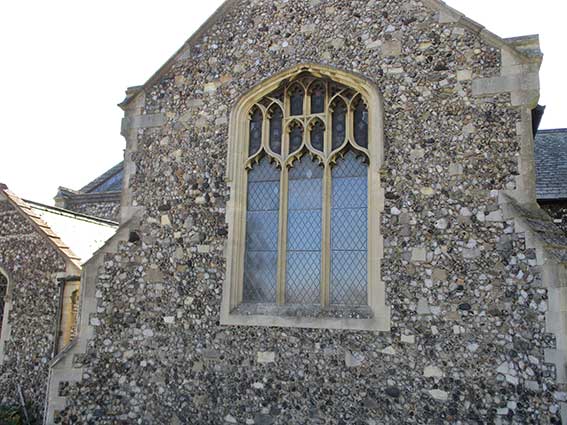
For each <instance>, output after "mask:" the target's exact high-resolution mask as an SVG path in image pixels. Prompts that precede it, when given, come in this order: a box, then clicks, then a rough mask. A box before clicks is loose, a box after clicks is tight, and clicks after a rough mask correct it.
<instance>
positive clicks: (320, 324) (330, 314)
mask: <svg viewBox="0 0 567 425" xmlns="http://www.w3.org/2000/svg"><path fill="white" fill-rule="evenodd" d="M380 313H381V314H375V313H374V312H373V311H372V309H371V308H370V307H367V306H366V307H350V306H331V307H328V308H321V307H320V306H318V305H309V306H303V305H294V306H278V305H273V304H242V305H240V306H238V307H237V308H235V309H234V310H232V311H231V312H230V313H229V314H227V315H222V317H221V324H222V325H228V326H268V327H286V328H308V329H344V330H362V331H389V330H390V314H389V311H381V312H380Z"/></svg>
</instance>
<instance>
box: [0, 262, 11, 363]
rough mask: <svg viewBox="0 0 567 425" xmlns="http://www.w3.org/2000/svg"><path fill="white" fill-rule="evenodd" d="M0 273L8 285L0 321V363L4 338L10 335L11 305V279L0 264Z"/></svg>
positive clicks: (0, 361) (2, 360) (4, 342)
mask: <svg viewBox="0 0 567 425" xmlns="http://www.w3.org/2000/svg"><path fill="white" fill-rule="evenodd" d="M0 274H1V275H2V276H3V277H4V278H5V279H6V281H7V283H8V285H7V288H6V294H5V296H4V297H5V298H4V315H3V316H2V317H3V320H2V323H0V365H1V364H2V363H4V355H5V354H4V346H5V345H6V340H7V339H8V336H9V335H10V325H9V324H8V315H9V314H10V309H11V307H12V279H10V276H9V275H8V273H7V272H6V271H5V270H4V269H3V268H2V267H1V266H0Z"/></svg>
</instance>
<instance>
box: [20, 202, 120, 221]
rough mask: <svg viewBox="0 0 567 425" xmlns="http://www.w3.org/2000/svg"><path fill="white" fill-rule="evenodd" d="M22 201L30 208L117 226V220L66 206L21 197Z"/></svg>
mask: <svg viewBox="0 0 567 425" xmlns="http://www.w3.org/2000/svg"><path fill="white" fill-rule="evenodd" d="M23 201H24V202H27V203H28V204H30V205H31V206H32V208H33V207H34V206H35V207H37V208H39V209H45V210H48V211H52V212H55V213H62V214H67V215H70V216H72V217H74V218H77V219H81V220H83V219H84V220H85V221H94V222H97V223H100V224H108V225H112V226H118V222H116V221H112V220H107V219H105V218H100V217H96V216H94V215H89V214H84V213H79V212H76V211H72V210H68V209H66V208H60V207H54V206H51V205H45V204H42V203H41V202H35V201H30V200H28V199H23Z"/></svg>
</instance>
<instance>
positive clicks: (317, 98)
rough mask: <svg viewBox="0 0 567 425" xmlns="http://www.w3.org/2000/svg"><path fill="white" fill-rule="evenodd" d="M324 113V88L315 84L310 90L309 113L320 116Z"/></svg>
mask: <svg viewBox="0 0 567 425" xmlns="http://www.w3.org/2000/svg"><path fill="white" fill-rule="evenodd" d="M323 112H325V86H324V85H323V84H320V83H317V84H315V85H313V88H312V89H311V113H312V114H321V113H323Z"/></svg>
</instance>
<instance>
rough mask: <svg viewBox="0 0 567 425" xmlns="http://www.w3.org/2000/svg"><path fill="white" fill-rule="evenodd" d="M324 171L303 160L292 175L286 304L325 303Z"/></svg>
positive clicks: (309, 159) (289, 190) (298, 163)
mask: <svg viewBox="0 0 567 425" xmlns="http://www.w3.org/2000/svg"><path fill="white" fill-rule="evenodd" d="M322 177H323V168H322V167H320V166H319V165H317V164H316V163H315V162H314V161H312V160H311V158H309V157H308V156H303V157H302V158H301V159H300V160H299V161H297V162H296V163H295V164H294V165H293V168H291V169H290V171H289V189H288V204H289V205H288V234H287V262H286V263H287V264H286V302H287V303H289V304H319V303H320V301H321V299H320V298H321V225H322V223H321V217H322V196H323V193H322Z"/></svg>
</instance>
